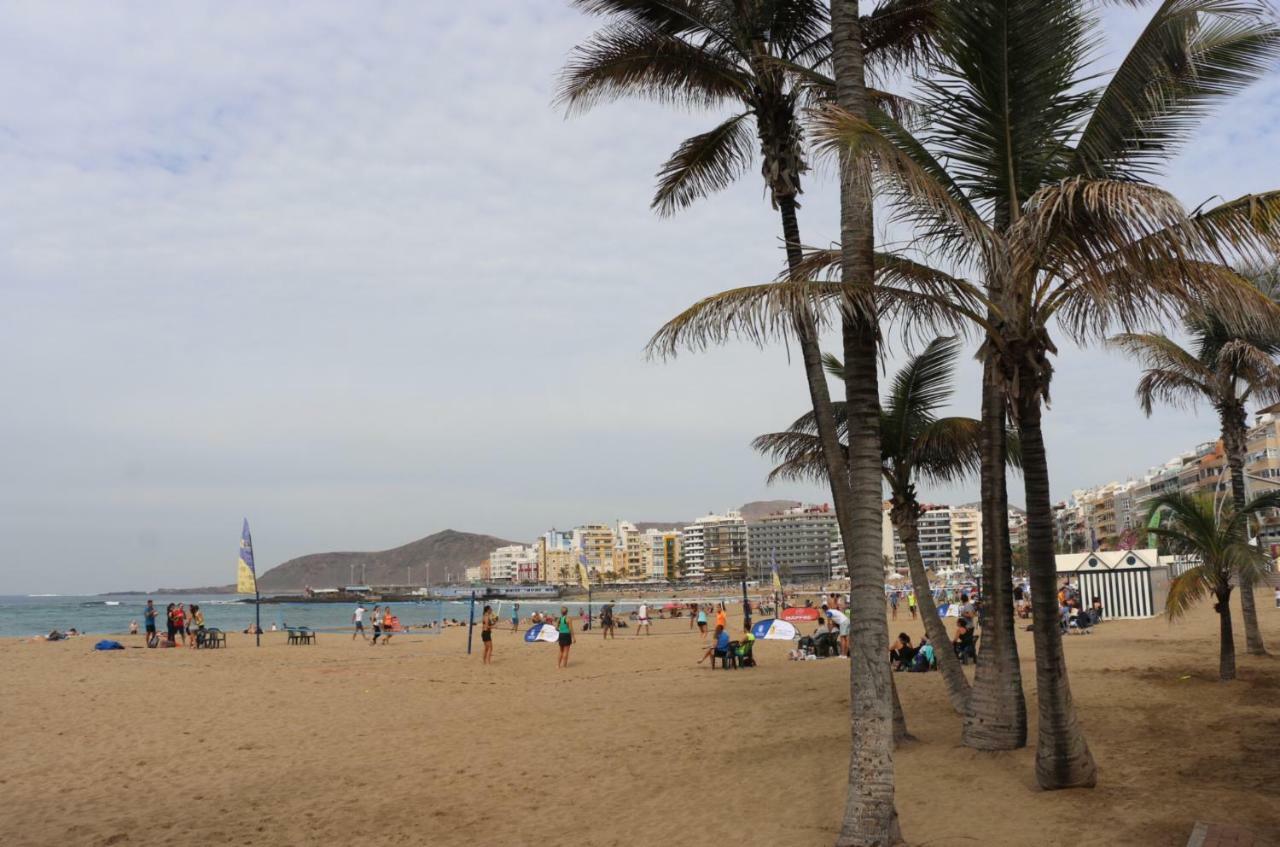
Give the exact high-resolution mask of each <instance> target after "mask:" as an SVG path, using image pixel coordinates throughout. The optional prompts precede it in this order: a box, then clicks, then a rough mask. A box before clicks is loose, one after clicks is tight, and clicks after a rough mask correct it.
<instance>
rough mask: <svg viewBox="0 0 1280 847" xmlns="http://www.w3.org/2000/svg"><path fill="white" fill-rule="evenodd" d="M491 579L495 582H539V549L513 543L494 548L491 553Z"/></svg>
mask: <svg viewBox="0 0 1280 847" xmlns="http://www.w3.org/2000/svg"><path fill="white" fill-rule="evenodd" d="M489 579H490V580H492V581H493V582H537V581H538V551H537V549H536V548H535V547H529V546H525V545H524V544H511V545H508V546H506V547H499V548H498V549H497V550H494V551H493V552H492V553H490V554H489Z"/></svg>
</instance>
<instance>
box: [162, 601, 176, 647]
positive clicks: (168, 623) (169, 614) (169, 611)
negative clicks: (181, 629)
mask: <svg viewBox="0 0 1280 847" xmlns="http://www.w3.org/2000/svg"><path fill="white" fill-rule="evenodd" d="M173 608H174V607H173V604H172V603H170V604H169V605H168V606H166V607H165V609H164V618H165V621H164V624H165V635H166V638H165V640H166V641H168V642H169V643H170V644H172V643H173Z"/></svg>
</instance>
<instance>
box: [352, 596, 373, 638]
mask: <svg viewBox="0 0 1280 847" xmlns="http://www.w3.org/2000/svg"><path fill="white" fill-rule="evenodd" d="M351 622H352V623H353V624H355V625H356V629H355V632H353V633H351V640H352V641H355V640H356V636H357V635H358V636H360V637H361V638H363V639H364V640H365V641H368V640H369V636H367V635H365V634H364V603H356V610H355V611H354V612H352V613H351Z"/></svg>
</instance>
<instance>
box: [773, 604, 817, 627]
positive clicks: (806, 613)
mask: <svg viewBox="0 0 1280 847" xmlns="http://www.w3.org/2000/svg"><path fill="white" fill-rule="evenodd" d="M818 611H819V610H818V609H814V608H807V609H806V608H801V607H796V608H791V609H783V610H782V614H780V615H778V617H780V618H782V620H784V621H786V622H787V623H800V622H803V621H816V620H817V619H818Z"/></svg>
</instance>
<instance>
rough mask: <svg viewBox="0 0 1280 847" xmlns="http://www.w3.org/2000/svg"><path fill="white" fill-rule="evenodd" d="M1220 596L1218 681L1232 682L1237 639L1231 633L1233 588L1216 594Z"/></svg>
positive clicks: (1221, 590)
mask: <svg viewBox="0 0 1280 847" xmlns="http://www.w3.org/2000/svg"><path fill="white" fill-rule="evenodd" d="M1215 593H1216V594H1217V595H1218V602H1217V605H1215V606H1214V609H1216V610H1217V612H1218V679H1220V680H1222V681H1223V682H1230V681H1231V680H1233V679H1235V678H1236V639H1235V636H1234V635H1233V634H1232V633H1231V586H1230V585H1226V586H1223V587H1221V588H1219V589H1218V591H1217V592H1215Z"/></svg>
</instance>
